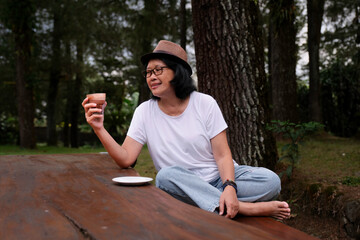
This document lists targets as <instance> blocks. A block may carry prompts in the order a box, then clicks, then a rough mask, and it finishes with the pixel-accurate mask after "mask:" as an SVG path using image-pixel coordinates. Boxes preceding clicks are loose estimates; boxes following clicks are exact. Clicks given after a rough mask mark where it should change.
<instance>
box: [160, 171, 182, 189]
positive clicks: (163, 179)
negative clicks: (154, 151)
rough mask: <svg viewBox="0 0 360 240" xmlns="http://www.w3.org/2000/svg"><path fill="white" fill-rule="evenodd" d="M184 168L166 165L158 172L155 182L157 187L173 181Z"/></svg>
mask: <svg viewBox="0 0 360 240" xmlns="http://www.w3.org/2000/svg"><path fill="white" fill-rule="evenodd" d="M181 171H182V168H180V167H178V166H172V167H164V168H162V169H161V170H160V171H159V172H158V173H157V174H156V180H155V184H156V186H157V187H161V186H164V185H166V184H169V183H170V182H172V180H173V179H174V178H175V177H176V176H178V175H179V172H181Z"/></svg>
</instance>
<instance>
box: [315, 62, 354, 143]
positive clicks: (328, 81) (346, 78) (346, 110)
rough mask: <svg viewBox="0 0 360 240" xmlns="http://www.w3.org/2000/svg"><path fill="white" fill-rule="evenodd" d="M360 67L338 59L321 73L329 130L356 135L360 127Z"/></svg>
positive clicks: (343, 135) (342, 135) (324, 108)
mask: <svg viewBox="0 0 360 240" xmlns="http://www.w3.org/2000/svg"><path fill="white" fill-rule="evenodd" d="M357 68H358V66H356V65H354V64H347V65H346V64H345V63H344V62H342V61H341V60H336V61H335V62H333V63H332V64H331V65H330V66H329V67H328V68H326V69H324V70H323V71H322V72H321V75H320V76H321V82H322V105H323V107H322V108H323V119H324V124H325V126H326V130H327V131H330V132H332V133H334V134H335V135H336V136H340V137H351V136H354V135H355V134H356V132H357V130H358V129H359V127H360V81H359V76H358V73H357V71H358V69H357Z"/></svg>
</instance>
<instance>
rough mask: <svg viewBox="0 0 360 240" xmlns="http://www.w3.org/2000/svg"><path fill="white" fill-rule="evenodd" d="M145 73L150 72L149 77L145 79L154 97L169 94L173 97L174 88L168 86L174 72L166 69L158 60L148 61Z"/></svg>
mask: <svg viewBox="0 0 360 240" xmlns="http://www.w3.org/2000/svg"><path fill="white" fill-rule="evenodd" d="M146 71H147V72H151V76H147V77H146V82H147V84H148V86H149V88H150V91H151V92H152V94H153V95H154V96H156V97H159V98H161V97H166V96H170V95H171V94H172V95H174V96H175V91H174V88H173V86H172V85H171V84H170V81H171V80H173V79H174V75H175V74H174V71H173V70H172V69H170V68H168V67H167V66H166V64H165V63H164V62H163V61H161V60H159V59H152V60H150V61H149V63H148V65H147V68H146ZM154 72H155V74H154Z"/></svg>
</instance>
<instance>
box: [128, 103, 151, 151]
mask: <svg viewBox="0 0 360 240" xmlns="http://www.w3.org/2000/svg"><path fill="white" fill-rule="evenodd" d="M143 119H144V106H142V105H140V106H139V107H137V108H136V109H135V112H134V115H133V118H132V120H131V123H130V127H129V129H128V132H127V136H129V137H131V138H132V139H134V140H135V141H137V142H139V143H141V144H143V145H144V144H145V143H146V132H145V127H144V122H143Z"/></svg>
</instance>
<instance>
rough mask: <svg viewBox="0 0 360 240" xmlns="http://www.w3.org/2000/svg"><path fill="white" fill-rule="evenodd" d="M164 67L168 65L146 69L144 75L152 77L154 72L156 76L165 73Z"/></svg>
mask: <svg viewBox="0 0 360 240" xmlns="http://www.w3.org/2000/svg"><path fill="white" fill-rule="evenodd" d="M164 68H168V67H156V68H154V69H151V70H145V71H143V75H144V77H145V78H149V77H151V75H152V74H154V75H155V76H159V75H161V74H162V73H163V71H164Z"/></svg>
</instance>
